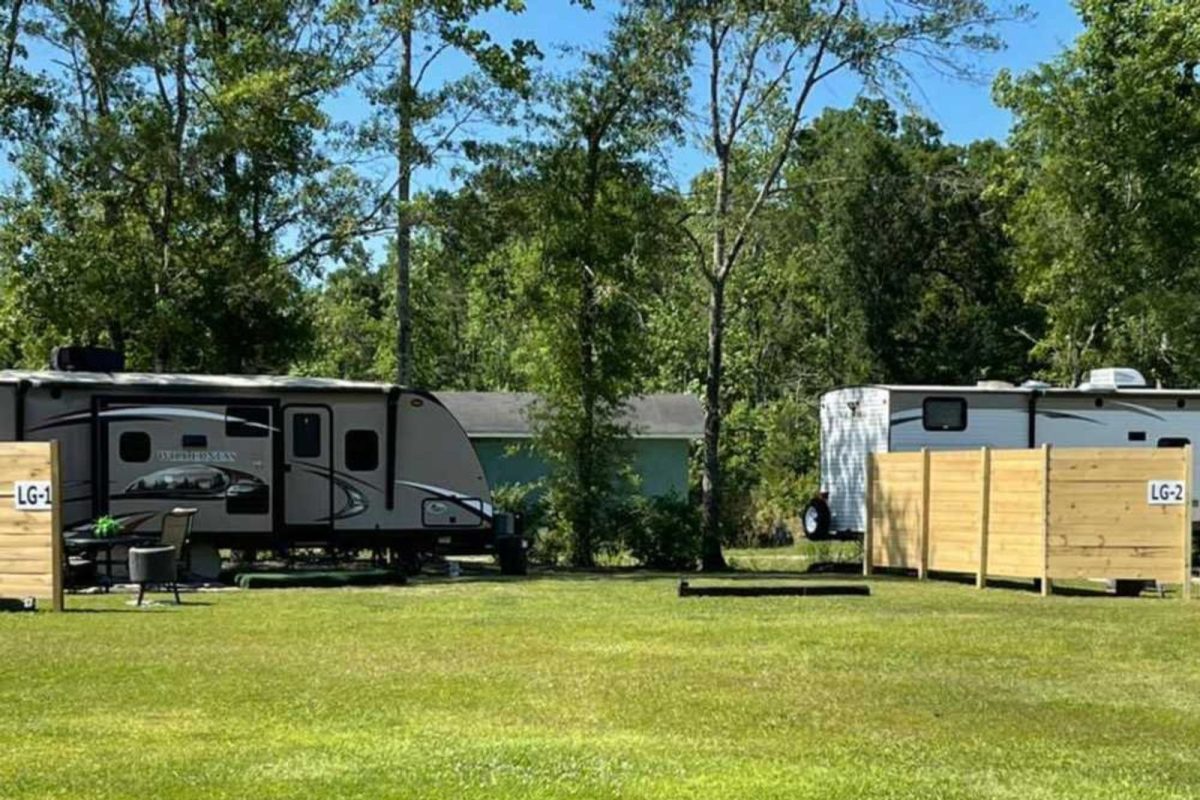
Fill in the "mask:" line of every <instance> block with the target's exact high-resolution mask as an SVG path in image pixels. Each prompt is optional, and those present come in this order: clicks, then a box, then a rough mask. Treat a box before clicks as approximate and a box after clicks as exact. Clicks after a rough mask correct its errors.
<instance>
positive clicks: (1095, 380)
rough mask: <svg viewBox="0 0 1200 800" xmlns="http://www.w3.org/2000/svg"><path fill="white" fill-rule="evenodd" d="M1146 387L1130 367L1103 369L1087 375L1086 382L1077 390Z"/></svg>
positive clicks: (1137, 373)
mask: <svg viewBox="0 0 1200 800" xmlns="http://www.w3.org/2000/svg"><path fill="white" fill-rule="evenodd" d="M1145 386H1146V379H1145V378H1143V377H1142V373H1140V372H1138V371H1137V370H1136V369H1133V368H1131V367H1105V368H1104V369H1094V370H1092V371H1091V372H1089V373H1088V377H1087V380H1086V381H1084V382H1083V383H1081V384H1079V388H1080V389H1083V390H1085V391H1086V390H1088V389H1100V390H1103V389H1141V388H1144V387H1145Z"/></svg>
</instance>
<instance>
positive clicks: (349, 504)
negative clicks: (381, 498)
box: [293, 462, 379, 522]
mask: <svg viewBox="0 0 1200 800" xmlns="http://www.w3.org/2000/svg"><path fill="white" fill-rule="evenodd" d="M293 464H294V465H295V466H297V467H300V468H301V469H303V470H304V471H305V472H307V473H309V474H310V475H316V476H317V477H318V478H324V479H327V480H330V481H332V482H333V485H334V486H336V487H337V488H338V489H340V490H341V491H342V494H343V495H345V505H343V506H342V507H341V508H339V509H338V510H337V511H336V512H334V513H333V515H332V516H330V515H328V514H327V515H325V516H323V517H318V518H317V519H318V521H319V522H329V521H330V520H335V519H349V518H350V517H357V516H358V515H359V514H362V513H363V512H365V511H366V510H367V509H368V508H370V507H371V504H370V503H369V502H368V501H367V496H366V495H365V494H364V493H363V492H362V490H361V489H359V488H358V487H357V486H355V485H354V484H352V483H351V482H350V481H356V482H358V483H361V484H362V485H364V486H366V487H367V488H369V489H374V490H375V491H376V492H378V491H379V489H378V488H376V487H374V486H372V485H371V484H369V483H367V482H366V481H363V480H359V479H358V478H354V477H352V476H349V475H345V476H343V475H342V474H341V473H339V472H336V471H331V470H330V469H329V468H328V467H322V466H320V465H318V464H303V463H299V462H293Z"/></svg>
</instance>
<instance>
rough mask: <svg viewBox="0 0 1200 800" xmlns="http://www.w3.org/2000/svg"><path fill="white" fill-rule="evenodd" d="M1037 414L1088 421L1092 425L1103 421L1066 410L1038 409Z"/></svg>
mask: <svg viewBox="0 0 1200 800" xmlns="http://www.w3.org/2000/svg"><path fill="white" fill-rule="evenodd" d="M1037 413H1038V416H1041V417H1049V418H1050V419H1077V420H1079V421H1080V422H1089V423H1091V424H1092V425H1103V424H1104V423H1103V422H1101V421H1100V420H1098V419H1092V418H1091V417H1085V416H1083V415H1082V414H1068V413H1067V412H1066V411H1043V410H1042V409H1040V408H1039V409H1038V412H1037Z"/></svg>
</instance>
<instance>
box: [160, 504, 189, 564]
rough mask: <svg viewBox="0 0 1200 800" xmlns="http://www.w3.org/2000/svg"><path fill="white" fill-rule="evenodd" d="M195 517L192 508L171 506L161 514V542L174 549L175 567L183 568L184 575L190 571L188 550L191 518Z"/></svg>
mask: <svg viewBox="0 0 1200 800" xmlns="http://www.w3.org/2000/svg"><path fill="white" fill-rule="evenodd" d="M195 517H196V509H194V508H173V509H171V510H170V511H168V512H167V513H166V514H163V522H162V543H163V546H164V547H166V546H170V547H171V548H173V549H174V551H175V564H176V569H177V570H178V569H181V568H182V570H183V574H184V575H185V576H186V575H188V574H190V573H191V571H192V559H191V553H190V552H189V551H188V544H190V541H191V537H192V520H193V519H195Z"/></svg>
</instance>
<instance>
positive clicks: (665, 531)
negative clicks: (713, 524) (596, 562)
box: [622, 497, 700, 570]
mask: <svg viewBox="0 0 1200 800" xmlns="http://www.w3.org/2000/svg"><path fill="white" fill-rule="evenodd" d="M622 539H623V544H624V546H625V548H626V549H628V550H629V552H630V554H631V555H632V556H633V557H634V558H635V559H636V560H637V562H638V563H639V564H641V565H642V566H644V567H648V568H650V569H669V570H691V569H695V567H696V565H697V564H698V563H699V561H700V514H699V511H698V510H697V509H696V507H695V505H693V504H692V503H689V502H688V501H687V500H683V499H680V498H678V497H650V498H642V497H639V498H637V499H636V500H634V502H633V506H632V509H631V513H630V514H629V522H628V523H627V525H626V526H625V528H624V530H623V531H622Z"/></svg>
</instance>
